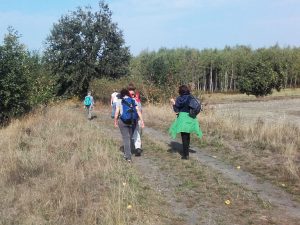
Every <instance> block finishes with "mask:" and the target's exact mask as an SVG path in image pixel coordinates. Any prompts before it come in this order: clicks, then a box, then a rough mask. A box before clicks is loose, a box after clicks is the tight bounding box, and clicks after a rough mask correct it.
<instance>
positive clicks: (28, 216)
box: [0, 102, 167, 225]
mask: <svg viewBox="0 0 300 225" xmlns="http://www.w3.org/2000/svg"><path fill="white" fill-rule="evenodd" d="M82 111H83V110H82V109H80V108H78V107H76V104H74V103H72V102H69V103H67V104H65V105H58V106H55V107H51V108H47V109H41V110H37V111H36V112H35V113H32V114H31V115H28V116H27V117H26V118H24V119H22V120H16V121H13V122H12V123H11V125H9V126H8V127H7V128H4V129H2V130H0V149H1V151H0V177H1V179H0V224H1V225H5V224H60V225H63V224H80V225H81V224H105V225H116V224H164V223H163V220H161V219H160V220H159V221H158V220H157V218H156V217H153V216H151V217H150V216H149V212H150V214H152V215H156V214H158V215H159V214H160V211H159V210H158V208H157V207H151V204H156V205H157V204H160V202H159V201H160V200H159V199H158V198H157V197H156V196H154V194H153V193H151V191H150V190H144V189H143V186H142V185H141V184H140V183H139V179H138V177H137V175H136V171H134V169H133V168H132V167H131V166H130V165H129V164H128V163H124V161H123V160H122V156H121V154H120V151H119V147H120V145H119V142H118V141H117V140H114V139H109V138H107V135H106V134H105V130H101V129H98V128H97V127H96V126H94V124H93V123H91V122H90V121H87V120H86V118H85V115H84V114H83V112H82ZM148 198H151V202H152V203H151V204H146V203H147V201H148ZM145 212H147V214H146V213H145ZM166 212H167V211H166Z"/></svg>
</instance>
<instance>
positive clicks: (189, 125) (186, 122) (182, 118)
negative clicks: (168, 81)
mask: <svg viewBox="0 0 300 225" xmlns="http://www.w3.org/2000/svg"><path fill="white" fill-rule="evenodd" d="M178 93H179V96H178V97H177V98H176V100H174V99H173V98H171V99H170V101H171V103H172V105H173V110H174V112H175V113H177V118H176V120H175V121H174V122H173V123H172V125H171V127H170V129H169V133H170V135H171V137H172V138H173V139H175V138H176V135H177V134H178V133H180V134H181V139H182V146H183V151H182V158H181V159H189V147H190V134H191V133H195V134H196V135H197V136H198V137H199V138H201V137H202V131H201V128H200V125H199V121H198V119H197V117H196V118H192V117H190V116H189V111H190V109H189V101H190V99H191V93H190V90H189V88H188V86H187V85H181V86H180V87H179V90H178Z"/></svg>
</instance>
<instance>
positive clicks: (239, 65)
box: [131, 45, 300, 96]
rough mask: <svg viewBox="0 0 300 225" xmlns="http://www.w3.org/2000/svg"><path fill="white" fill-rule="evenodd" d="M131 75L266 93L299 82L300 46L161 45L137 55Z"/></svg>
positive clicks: (157, 82) (165, 83) (207, 87)
mask: <svg viewBox="0 0 300 225" xmlns="http://www.w3.org/2000/svg"><path fill="white" fill-rule="evenodd" d="M131 75H132V76H133V77H134V78H136V77H142V79H143V80H145V81H146V82H148V83H154V84H155V85H159V86H162V87H166V88H168V87H170V86H172V87H173V86H174V84H175V85H178V84H182V83H190V84H191V85H192V86H194V88H195V89H197V90H201V91H209V92H220V91H221V92H228V91H229V92H232V91H241V92H242V93H247V94H254V95H256V96H264V95H267V94H270V93H271V91H272V89H274V88H275V89H277V90H280V89H281V88H286V87H291V88H293V87H297V86H299V84H300V48H289V47H288V48H280V47H279V46H278V45H275V46H273V47H270V48H261V49H256V50H253V49H251V48H250V47H247V46H236V47H225V48H224V49H223V50H217V49H204V50H201V51H200V50H197V49H189V48H180V49H165V48H162V49H160V50H159V51H157V52H154V51H153V52H149V51H144V52H142V53H141V54H140V55H138V56H137V57H135V58H134V59H133V60H132V62H131Z"/></svg>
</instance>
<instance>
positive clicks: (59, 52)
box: [45, 1, 130, 95]
mask: <svg viewBox="0 0 300 225" xmlns="http://www.w3.org/2000/svg"><path fill="white" fill-rule="evenodd" d="M91 10H92V9H91V8H90V7H85V8H84V9H83V8H80V7H79V8H78V9H77V11H75V12H72V13H70V14H69V15H65V16H62V17H61V19H60V20H59V22H58V23H57V24H55V25H54V27H53V29H52V30H51V34H50V36H49V37H48V38H47V41H46V45H47V48H46V51H45V59H46V62H47V64H48V65H49V67H50V68H49V69H50V70H51V72H52V73H53V74H54V75H55V76H56V77H57V82H58V87H57V88H58V89H57V93H58V95H84V94H85V93H86V91H87V89H88V87H89V82H90V81H91V80H92V79H94V78H101V77H111V78H118V77H121V76H123V75H126V74H127V72H128V65H129V60H130V53H129V49H128V47H126V46H124V39H123V34H122V32H121V31H120V30H119V29H118V28H117V24H116V23H113V22H112V19H111V15H112V12H111V11H110V9H109V7H108V5H107V4H105V3H104V1H100V2H99V10H98V11H96V12H94V13H93V12H92V11H91Z"/></svg>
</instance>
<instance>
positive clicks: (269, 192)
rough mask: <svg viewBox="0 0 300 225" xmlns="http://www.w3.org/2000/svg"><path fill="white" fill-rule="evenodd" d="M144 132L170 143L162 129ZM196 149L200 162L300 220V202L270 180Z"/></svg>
mask: <svg viewBox="0 0 300 225" xmlns="http://www.w3.org/2000/svg"><path fill="white" fill-rule="evenodd" d="M144 132H145V133H146V134H147V135H148V136H149V137H152V138H154V139H156V140H160V141H162V142H164V143H166V144H168V143H170V138H169V136H168V135H166V134H163V133H162V132H160V131H157V130H154V129H152V128H145V129H144ZM171 144H172V145H173V146H172V148H173V149H175V150H176V149H177V150H178V147H180V148H181V145H180V144H179V145H178V142H172V143H171ZM191 149H192V150H194V154H190V155H191V157H192V158H195V159H196V160H198V161H199V162H200V163H202V164H204V165H207V166H209V167H211V168H212V169H213V170H216V171H218V172H220V173H221V174H222V175H223V176H225V177H227V178H229V179H231V180H232V181H233V182H234V183H237V184H239V185H242V186H243V187H245V188H246V189H248V190H250V191H252V192H255V193H257V195H258V196H259V197H260V198H261V199H263V200H264V201H266V202H270V203H271V204H272V205H274V206H276V207H278V210H280V212H282V213H285V214H287V215H289V216H292V217H296V218H299V220H300V204H299V203H297V202H295V201H293V200H292V197H291V196H290V195H289V194H288V193H286V192H285V191H283V190H282V189H279V188H277V187H275V186H274V185H272V184H271V183H269V182H266V181H261V180H258V178H257V177H255V176H254V175H252V174H250V173H247V172H244V171H242V170H238V169H236V168H235V167H233V166H232V165H228V164H225V163H224V162H222V161H219V160H218V159H216V158H214V157H212V156H211V155H207V154H206V153H204V152H203V151H201V150H200V149H199V148H197V147H191Z"/></svg>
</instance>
